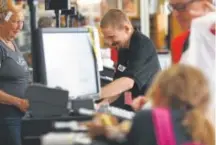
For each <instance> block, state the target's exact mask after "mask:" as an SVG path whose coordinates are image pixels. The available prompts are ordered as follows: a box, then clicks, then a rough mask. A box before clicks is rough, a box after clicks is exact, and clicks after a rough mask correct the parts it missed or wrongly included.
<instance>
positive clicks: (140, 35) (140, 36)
mask: <svg viewBox="0 0 216 145" xmlns="http://www.w3.org/2000/svg"><path fill="white" fill-rule="evenodd" d="M135 35H136V37H137V39H138V40H140V42H142V43H145V42H152V40H151V39H150V38H149V37H147V36H146V35H145V34H143V33H142V32H140V31H138V30H135Z"/></svg>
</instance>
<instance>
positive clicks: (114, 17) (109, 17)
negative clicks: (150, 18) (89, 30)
mask: <svg viewBox="0 0 216 145" xmlns="http://www.w3.org/2000/svg"><path fill="white" fill-rule="evenodd" d="M125 23H127V24H130V25H132V24H131V22H130V20H129V18H128V17H127V15H126V14H125V13H124V12H123V11H121V10H119V9H110V10H109V11H108V12H107V13H106V14H105V15H104V16H103V18H102V20H101V22H100V27H101V28H106V27H108V26H112V27H114V28H121V27H122V26H123V25H124V24H125Z"/></svg>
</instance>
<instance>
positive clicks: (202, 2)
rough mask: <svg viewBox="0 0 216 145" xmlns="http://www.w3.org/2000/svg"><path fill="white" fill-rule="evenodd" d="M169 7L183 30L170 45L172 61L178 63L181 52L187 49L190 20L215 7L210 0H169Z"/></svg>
mask: <svg viewBox="0 0 216 145" xmlns="http://www.w3.org/2000/svg"><path fill="white" fill-rule="evenodd" d="M169 9H170V11H171V12H172V13H173V14H174V16H175V17H176V19H177V21H178V23H179V24H180V26H181V28H182V30H183V33H182V34H180V35H179V36H177V37H176V38H175V39H174V40H173V41H172V45H171V54H172V62H173V63H178V62H179V61H180V59H181V56H182V54H183V53H184V52H185V51H186V50H187V49H188V45H189V36H190V26H191V22H192V20H193V19H194V18H197V17H200V16H203V15H205V14H206V13H208V12H210V11H214V10H215V9H214V6H213V5H212V0H169Z"/></svg>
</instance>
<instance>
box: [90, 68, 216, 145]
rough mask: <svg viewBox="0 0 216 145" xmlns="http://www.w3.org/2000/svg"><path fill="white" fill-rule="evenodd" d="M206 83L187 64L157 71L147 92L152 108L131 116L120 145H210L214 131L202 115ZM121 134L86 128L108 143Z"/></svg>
mask: <svg viewBox="0 0 216 145" xmlns="http://www.w3.org/2000/svg"><path fill="white" fill-rule="evenodd" d="M207 84H208V83H207V81H206V79H205V77H204V75H203V74H202V73H201V72H200V71H199V70H198V69H196V68H194V67H190V66H187V65H173V66H171V67H170V68H168V69H166V70H163V71H162V72H160V73H159V74H158V75H157V76H156V78H155V80H154V81H153V84H152V86H151V87H150V89H149V90H148V92H147V98H148V99H150V100H151V103H152V108H151V109H145V110H142V111H140V112H139V113H137V114H136V115H135V117H134V119H133V122H132V126H131V128H128V127H126V128H128V129H127V131H124V133H127V132H129V133H128V134H127V138H126V139H127V140H126V142H125V143H124V145H186V144H187V145H189V144H190V143H196V145H214V143H215V134H214V128H213V127H212V125H211V124H210V122H209V121H208V119H207V118H206V116H205V113H206V107H207V106H208V102H209V88H208V85H207ZM150 100H149V101H150ZM113 124H114V125H113V126H117V125H115V124H116V123H115V122H114V123H113ZM112 128H113V127H112ZM116 128H118V127H116ZM124 128H125V127H124ZM122 132H123V131H122V129H121V128H118V131H117V134H116V133H115V131H113V129H111V130H110V125H103V123H102V124H101V123H98V122H97V121H96V123H95V124H94V125H93V126H91V127H90V135H92V136H93V137H95V136H100V135H105V136H106V137H107V138H109V139H111V140H113V138H112V137H113V134H114V135H115V136H118V134H121V133H122ZM159 134H160V135H159ZM162 136H163V137H162ZM115 138H116V137H115ZM163 141H165V142H164V144H162V143H161V142H163ZM190 145H194V144H190Z"/></svg>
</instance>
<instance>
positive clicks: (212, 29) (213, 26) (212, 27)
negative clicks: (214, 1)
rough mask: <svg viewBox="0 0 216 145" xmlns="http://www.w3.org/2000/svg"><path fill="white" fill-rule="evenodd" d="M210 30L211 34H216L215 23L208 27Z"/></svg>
mask: <svg viewBox="0 0 216 145" xmlns="http://www.w3.org/2000/svg"><path fill="white" fill-rule="evenodd" d="M210 32H211V33H212V34H213V35H216V23H215V24H213V25H212V26H211V28H210Z"/></svg>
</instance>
